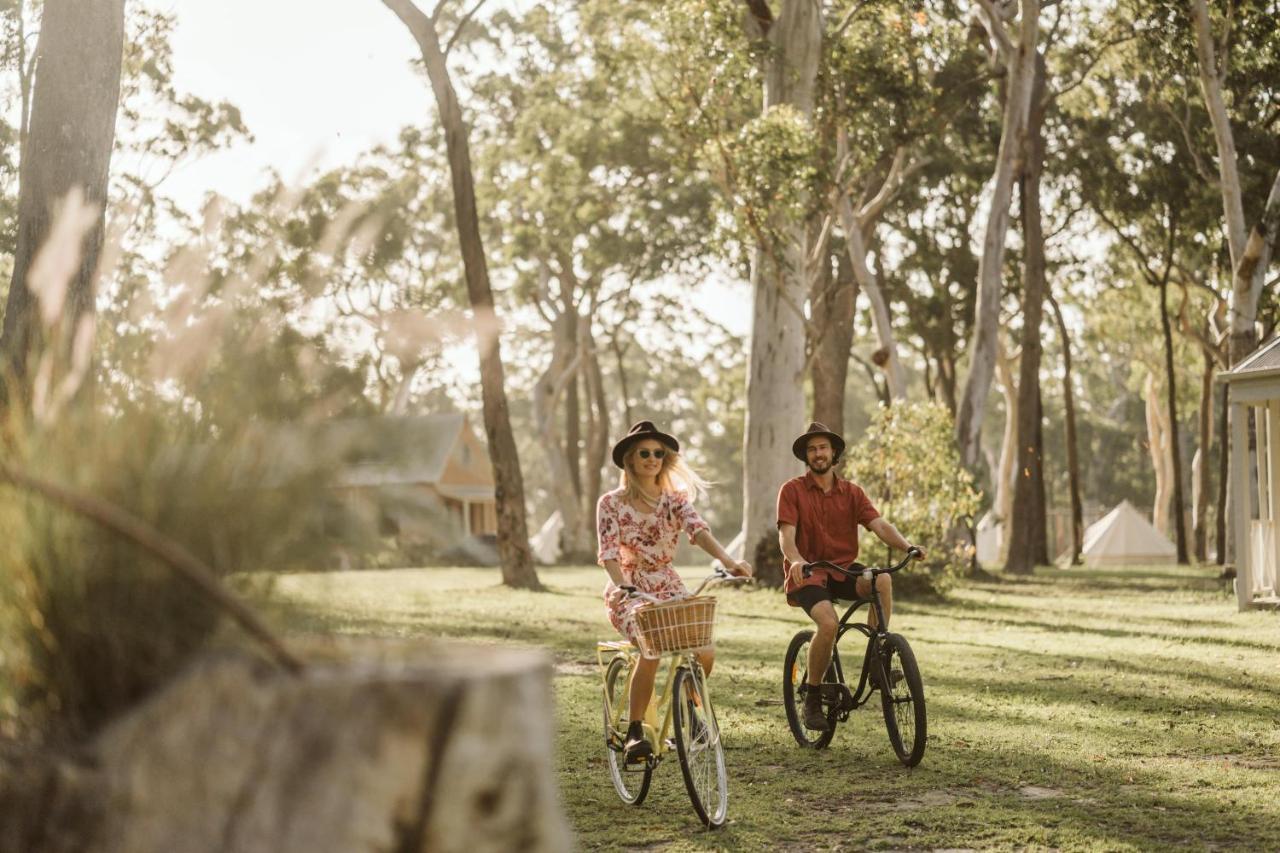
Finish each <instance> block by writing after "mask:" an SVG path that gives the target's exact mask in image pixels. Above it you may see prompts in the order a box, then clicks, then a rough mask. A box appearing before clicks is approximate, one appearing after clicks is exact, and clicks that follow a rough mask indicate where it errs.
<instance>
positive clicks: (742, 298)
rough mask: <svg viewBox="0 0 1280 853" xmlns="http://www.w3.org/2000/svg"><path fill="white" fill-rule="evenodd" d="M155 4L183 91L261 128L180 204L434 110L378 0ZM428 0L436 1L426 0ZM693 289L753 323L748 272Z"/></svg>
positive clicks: (194, 178)
mask: <svg viewBox="0 0 1280 853" xmlns="http://www.w3.org/2000/svg"><path fill="white" fill-rule="evenodd" d="M153 5H155V6H156V7H157V8H160V9H163V10H165V11H168V12H172V13H173V14H174V15H175V16H176V18H177V27H176V31H175V33H174V43H173V53H174V77H175V81H174V82H175V84H176V85H177V87H178V89H179V91H186V92H190V93H192V94H196V95H199V96H200V97H202V98H206V99H223V100H227V101H230V102H231V103H232V104H235V105H236V106H237V107H239V108H240V110H241V112H242V114H243V118H244V121H245V124H246V125H247V126H248V128H249V130H250V132H251V133H252V134H253V136H254V141H253V142H252V143H246V144H241V145H237V146H236V147H234V148H233V149H231V150H229V151H225V152H221V153H218V154H215V155H212V156H209V157H205V158H202V159H200V160H197V161H194V162H190V163H187V164H185V165H184V166H183V167H181V168H180V169H179V170H178V171H177V172H175V174H173V175H172V176H171V177H170V178H169V180H168V181H167V182H166V191H167V192H168V193H169V194H170V195H171V196H173V197H174V198H175V199H176V200H177V201H178V202H179V203H180V204H182V205H183V206H184V207H187V208H189V209H194V208H195V207H196V206H198V205H199V203H200V201H201V200H202V199H203V198H204V196H205V194H206V193H207V192H208V191H210V190H216V191H217V192H219V193H221V194H222V195H225V196H227V197H228V198H231V199H233V200H236V201H240V200H244V199H246V198H247V197H248V196H249V195H250V194H251V193H252V192H254V191H255V190H257V189H259V188H261V187H262V186H263V185H264V184H265V182H266V180H265V173H266V171H267V170H268V169H275V170H276V171H278V172H279V173H280V174H281V176H282V177H284V178H285V180H287V181H299V180H302V179H305V177H306V176H307V175H308V174H309V173H310V172H312V171H314V170H317V169H322V168H328V167H331V166H334V165H337V164H340V163H344V162H345V163H350V162H354V161H355V160H356V159H357V158H358V157H359V155H360V153H361V152H363V151H367V150H369V149H370V148H372V147H374V146H375V145H378V144H380V143H388V144H389V143H393V142H394V141H395V139H396V137H397V135H398V133H399V131H400V129H401V128H402V127H404V126H405V125H408V124H413V123H420V122H423V121H435V120H436V108H435V102H434V99H433V98H432V96H431V91H430V88H429V87H428V85H427V83H426V80H425V79H424V78H423V77H421V76H419V75H418V74H417V73H415V72H414V71H413V70H412V69H411V68H410V62H411V60H412V59H413V58H414V57H416V56H417V46H416V45H415V44H414V41H413V39H412V37H411V36H410V35H409V32H408V30H407V29H406V28H405V27H404V25H403V24H401V23H400V21H399V19H397V18H396V17H395V15H394V14H392V12H391V11H390V10H389V9H387V7H386V6H384V5H383V4H382V2H381V0H217V2H211V0H155V2H154V4H153ZM491 5H494V6H496V5H500V4H499V3H494V4H491ZM510 5H517V4H510ZM421 7H422V8H423V9H424V10H427V11H429V10H430V9H431V8H432V6H431V5H430V4H429V3H428V2H426V0H422V2H421ZM486 8H487V7H486ZM464 109H465V104H464ZM694 299H695V301H697V302H698V303H699V305H700V306H701V307H702V308H704V309H705V310H707V311H708V313H710V314H711V316H713V317H714V318H716V319H717V320H719V321H720V322H722V323H724V324H725V325H726V326H728V327H729V328H730V330H731V331H733V332H735V333H738V334H741V335H743V336H745V335H747V334H749V333H750V329H751V299H750V291H749V288H748V287H747V286H746V285H745V284H744V283H742V282H730V281H716V280H713V281H709V282H705V283H703V284H701V285H700V286H699V287H698V288H697V290H696V292H695V295H694Z"/></svg>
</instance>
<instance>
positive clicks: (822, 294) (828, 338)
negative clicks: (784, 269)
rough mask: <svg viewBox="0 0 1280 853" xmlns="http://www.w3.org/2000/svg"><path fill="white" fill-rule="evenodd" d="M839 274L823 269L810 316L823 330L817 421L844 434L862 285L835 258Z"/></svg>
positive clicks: (817, 360)
mask: <svg viewBox="0 0 1280 853" xmlns="http://www.w3.org/2000/svg"><path fill="white" fill-rule="evenodd" d="M835 262H836V271H835V275H834V276H832V275H831V271H830V263H827V264H825V265H824V266H823V272H824V273H825V275H823V277H822V279H820V280H819V281H818V282H816V283H815V285H816V286H815V288H814V289H815V296H816V298H812V299H810V302H809V304H810V305H811V306H812V308H811V310H810V316H811V317H812V318H813V323H812V324H813V325H814V326H815V327H817V328H818V329H819V331H818V335H819V337H818V342H817V344H816V347H815V349H816V352H815V353H814V356H813V366H812V367H811V368H810V370H809V374H810V377H811V378H812V380H813V419H814V420H815V421H820V422H822V423H824V424H826V425H827V426H828V427H829V428H830V429H831V430H832V431H834V432H837V433H841V434H843V432H844V389H845V384H846V380H847V379H848V377H849V347H850V346H852V344H853V308H854V304H855V303H856V302H857V298H858V283H857V281H856V280H855V279H854V277H853V270H852V268H851V267H850V265H849V261H848V259H847V258H846V257H845V256H844V255H841V254H839V253H837V254H836V256H835Z"/></svg>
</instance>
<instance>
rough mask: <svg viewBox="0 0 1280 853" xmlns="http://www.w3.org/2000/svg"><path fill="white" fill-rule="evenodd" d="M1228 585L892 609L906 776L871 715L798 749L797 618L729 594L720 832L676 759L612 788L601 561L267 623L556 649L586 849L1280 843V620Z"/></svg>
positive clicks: (395, 586)
mask: <svg viewBox="0 0 1280 853" xmlns="http://www.w3.org/2000/svg"><path fill="white" fill-rule="evenodd" d="M1215 571H1216V570H1215V569H1211V568H1200V569H1194V568H1185V567H1182V568H1174V567H1160V568H1149V567H1148V568H1126V569H1119V570H1111V571H1105V572H1103V571H1086V570H1083V569H1076V570H1070V571H1062V570H1058V569H1042V570H1041V571H1040V572H1039V573H1038V574H1036V575H1035V576H1034V577H1030V578H1016V579H1015V578H1002V579H999V580H996V581H992V582H987V583H979V584H973V585H970V586H967V587H965V588H963V589H960V590H957V591H955V592H953V593H952V594H951V595H950V597H949V598H948V600H947V601H945V602H941V603H939V602H929V603H919V602H914V601H911V600H902V601H899V602H898V609H897V612H896V613H895V617H894V623H893V627H894V629H895V630H896V631H897V632H899V633H901V634H903V635H905V636H906V637H907V638H908V639H909V640H910V642H911V645H912V647H913V648H914V650H915V653H916V657H917V659H918V660H919V662H920V668H921V671H922V673H923V675H924V683H925V695H926V698H927V700H928V711H929V742H928V743H929V746H928V751H927V752H926V753H925V757H924V761H923V762H922V763H921V765H920V766H919V767H917V768H915V769H914V770H907V769H905V768H903V767H902V766H900V765H899V764H898V762H897V760H896V758H895V757H894V755H893V753H892V751H891V749H890V747H889V742H888V739H887V737H886V735H885V728H884V721H883V718H882V716H881V714H880V710H879V705H878V703H876V702H873V703H871V704H869V705H867V706H864V707H863V708H861V709H859V710H858V711H856V712H854V714H853V715H852V716H851V717H850V720H849V722H848V723H847V724H845V725H843V726H841V727H840V729H839V730H838V731H837V733H836V737H835V740H834V741H833V743H832V745H831V747H830V748H829V749H827V750H824V751H820V752H814V751H807V750H801V749H800V748H799V747H797V746H796V744H795V742H794V741H793V740H792V738H791V735H790V733H789V732H788V730H787V725H786V719H785V717H784V715H783V710H782V707H781V705H780V701H779V700H780V697H781V670H782V656H783V654H784V652H785V650H786V645H787V642H788V640H789V639H790V637H791V635H792V634H793V633H794V632H795V631H796V630H798V629H800V628H802V627H804V625H805V624H806V620H805V617H804V614H803V613H802V612H800V611H799V610H794V609H791V608H788V607H787V606H786V605H785V603H784V601H783V599H782V597H781V595H779V594H775V593H771V592H763V591H755V592H739V591H726V592H722V593H721V597H720V601H721V618H720V622H719V625H718V627H717V637H718V640H719V649H720V657H719V660H718V662H717V667H716V672H715V675H714V677H713V679H712V690H713V693H714V695H715V696H716V698H717V705H718V710H719V714H720V721H721V726H722V728H723V730H724V733H725V739H726V761H727V763H728V766H729V796H730V805H729V823H728V825H727V826H726V827H724V828H723V829H721V830H719V831H716V832H706V831H704V830H702V828H701V825H700V824H699V823H698V822H697V819H696V817H695V816H694V814H693V810H692V809H691V808H690V806H689V803H688V799H687V798H686V795H685V791H684V784H683V781H682V779H681V775H680V769H679V766H678V765H677V763H676V760H675V757H674V754H673V755H672V756H670V758H669V760H667V761H664V763H663V764H662V765H661V766H660V767H658V769H657V771H656V772H655V774H654V783H653V789H652V790H651V791H650V794H649V798H648V800H647V801H646V802H645V803H644V805H643V806H641V807H640V808H631V807H627V806H624V805H622V804H621V802H620V801H619V800H618V799H617V797H616V795H615V794H614V792H613V789H612V786H611V784H610V782H609V777H608V771H607V769H606V766H605V763H604V748H603V745H602V743H601V741H602V735H601V722H600V699H599V693H600V681H599V676H598V675H597V672H596V668H595V658H594V642H595V640H596V639H597V638H611V633H612V630H611V628H610V626H609V624H608V622H607V621H606V620H605V617H604V613H603V609H602V604H601V602H600V598H599V591H600V587H601V585H602V583H603V578H604V574H603V572H601V571H600V570H599V569H596V568H582V569H573V568H564V569H544V570H542V571H541V573H540V574H541V577H542V580H543V582H544V583H546V584H547V585H548V586H549V587H550V589H551V592H549V593H543V594H535V593H524V592H515V591H510V590H506V589H503V588H502V587H500V586H498V585H496V584H495V580H496V575H495V573H494V572H493V571H492V570H488V571H485V570H476V569H424V570H400V571H386V572H372V571H371V572H351V573H341V574H316V575H287V576H283V577H281V578H280V579H279V581H278V583H277V585H276V590H275V592H276V600H277V604H276V606H273V607H272V608H271V610H272V614H273V618H274V619H276V620H278V622H279V624H282V625H283V626H284V629H285V630H287V631H290V632H311V631H334V632H338V633H344V634H358V635H376V636H394V637H460V638H468V639H473V640H477V641H479V642H485V643H516V644H525V645H538V646H543V647H545V648H547V649H549V650H550V651H551V652H552V653H553V654H554V656H555V660H556V664H557V666H556V678H555V695H556V704H557V709H558V720H557V729H558V737H559V750H558V773H559V780H560V789H561V795H562V798H563V801H564V805H565V809H566V811H567V812H568V815H569V819H570V821H571V823H572V825H573V827H574V830H575V831H576V833H577V837H578V842H579V844H580V846H581V847H583V848H618V847H625V848H656V849H663V850H704V849H760V850H763V849H769V850H777V849H795V850H810V849H828V850H830V849H839V850H849V849H873V850H874V849H908V848H909V849H936V848H978V849H1014V848H1016V849H1028V848H1029V849H1048V848H1060V849H1071V850H1080V849H1085V850H1094V849H1096V850H1150V849H1156V848H1166V847H1172V846H1177V847H1190V848H1192V849H1238V850H1280V614H1277V613H1256V612H1255V613H1246V614H1239V613H1237V612H1236V607H1235V598H1234V597H1233V596H1230V595H1229V594H1228V590H1226V589H1224V588H1223V587H1222V585H1221V583H1220V582H1219V581H1217V580H1211V579H1209V578H1210V576H1211V575H1212V574H1213V573H1214V572H1215ZM701 573H702V570H701V569H691V570H689V571H686V572H685V573H684V574H685V576H686V578H691V577H695V576H698V575H700V574H701Z"/></svg>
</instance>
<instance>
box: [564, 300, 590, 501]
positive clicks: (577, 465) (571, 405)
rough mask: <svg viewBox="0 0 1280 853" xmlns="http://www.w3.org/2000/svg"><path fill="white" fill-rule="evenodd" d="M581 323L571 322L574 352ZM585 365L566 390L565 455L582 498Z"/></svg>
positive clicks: (571, 312) (580, 365)
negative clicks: (581, 399)
mask: <svg viewBox="0 0 1280 853" xmlns="http://www.w3.org/2000/svg"><path fill="white" fill-rule="evenodd" d="M565 310H566V312H568V313H569V316H571V317H572V316H573V315H574V314H576V313H577V309H576V308H574V307H573V306H572V305H568V306H566V307H565ZM579 325H580V324H579V323H577V322H574V323H570V324H569V333H570V335H571V336H572V337H571V348H572V351H573V352H579V351H580V350H579V349H578V327H579ZM585 367H586V365H585V364H584V363H583V361H582V360H581V359H579V361H578V368H579V369H578V373H577V374H576V375H575V376H574V377H573V378H572V379H571V380H569V384H568V385H567V386H566V387H565V392H564V456H565V459H566V460H568V462H569V482H570V483H572V484H573V493H574V494H575V495H577V497H578V498H579V499H581V498H582V406H581V405H579V403H578V400H579V395H578V388H579V387H580V386H581V385H582V381H581V380H582V370H583V369H584V368H585ZM587 406H588V408H589V407H590V406H591V402H590V401H589V400H588V401H587ZM592 506H594V504H592Z"/></svg>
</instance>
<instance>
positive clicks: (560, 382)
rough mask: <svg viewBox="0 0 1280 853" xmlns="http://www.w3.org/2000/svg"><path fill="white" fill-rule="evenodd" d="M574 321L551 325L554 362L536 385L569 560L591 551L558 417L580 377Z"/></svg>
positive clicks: (561, 318)
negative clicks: (566, 395) (562, 402)
mask: <svg viewBox="0 0 1280 853" xmlns="http://www.w3.org/2000/svg"><path fill="white" fill-rule="evenodd" d="M574 320H575V318H573V317H571V316H569V315H565V314H560V315H558V316H557V317H556V319H555V323H554V324H553V326H552V334H553V335H554V337H555V340H554V343H553V346H552V350H551V363H550V364H548V365H547V369H546V370H545V371H543V373H542V375H541V376H539V377H538V381H537V382H535V383H534V386H533V420H534V423H535V424H536V425H537V430H538V443H539V444H541V445H542V450H543V453H544V454H546V459H547V469H548V472H549V473H550V475H551V490H552V494H553V495H554V496H555V499H556V506H557V507H558V508H559V509H560V517H561V518H562V519H563V520H564V529H563V532H562V534H561V536H562V537H563V539H562V542H561V545H562V549H561V554H562V555H564V556H566V557H569V558H570V559H572V558H574V557H577V556H579V555H581V554H584V553H586V552H587V551H588V550H589V549H588V546H587V537H586V528H585V526H584V524H583V513H582V505H581V503H580V501H579V499H578V494H577V492H576V491H575V489H574V487H573V473H572V471H571V470H570V468H569V457H568V455H567V454H566V453H565V445H564V438H563V436H561V434H560V425H559V417H558V415H559V412H558V409H559V404H560V400H561V398H562V397H563V396H564V391H565V388H566V387H567V385H568V383H570V382H572V381H573V380H574V379H575V378H576V377H577V370H578V357H577V353H575V352H574V347H573V341H572V333H571V331H570V328H571V327H570V324H571V323H573V322H574Z"/></svg>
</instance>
